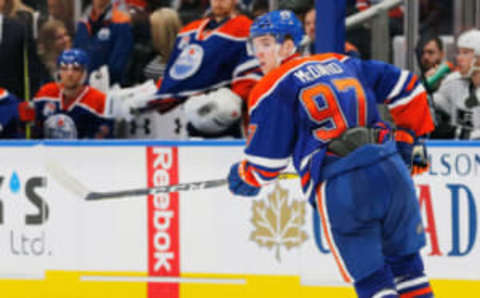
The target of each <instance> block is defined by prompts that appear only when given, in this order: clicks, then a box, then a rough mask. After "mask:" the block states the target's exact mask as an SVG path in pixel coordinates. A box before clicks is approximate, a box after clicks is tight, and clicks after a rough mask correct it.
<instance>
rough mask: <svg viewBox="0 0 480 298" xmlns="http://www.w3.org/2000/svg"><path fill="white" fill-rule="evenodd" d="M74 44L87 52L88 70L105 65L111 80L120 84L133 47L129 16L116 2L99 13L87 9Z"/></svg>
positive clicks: (78, 27)
mask: <svg viewBox="0 0 480 298" xmlns="http://www.w3.org/2000/svg"><path fill="white" fill-rule="evenodd" d="M73 44H74V47H75V48H80V49H82V50H84V51H85V52H87V54H88V56H89V59H90V63H89V64H88V71H89V72H92V71H94V70H97V69H98V68H100V67H101V66H102V65H107V66H108V71H109V75H110V81H111V83H112V84H113V83H122V81H123V76H124V72H125V69H126V66H127V63H128V59H129V58H130V54H131V53H132V50H133V32H132V25H131V24H130V16H129V15H128V14H126V13H124V12H122V11H120V10H119V9H118V8H117V7H116V5H112V6H110V8H108V9H107V11H106V12H105V13H104V15H102V16H97V15H95V14H94V13H93V11H92V10H91V9H90V10H89V11H87V13H86V15H85V16H84V18H82V19H81V20H80V21H79V22H78V24H77V31H76V33H75V39H74V42H73Z"/></svg>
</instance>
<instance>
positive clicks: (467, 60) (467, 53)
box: [456, 48, 474, 75]
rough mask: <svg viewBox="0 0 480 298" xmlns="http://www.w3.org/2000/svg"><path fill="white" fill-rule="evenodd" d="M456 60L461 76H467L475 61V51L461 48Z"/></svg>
mask: <svg viewBox="0 0 480 298" xmlns="http://www.w3.org/2000/svg"><path fill="white" fill-rule="evenodd" d="M456 59H457V65H458V70H459V72H460V74H462V75H466V74H467V73H468V72H469V70H470V67H471V66H472V62H473V60H474V53H473V50H470V49H464V48H459V49H458V53H457V57H456Z"/></svg>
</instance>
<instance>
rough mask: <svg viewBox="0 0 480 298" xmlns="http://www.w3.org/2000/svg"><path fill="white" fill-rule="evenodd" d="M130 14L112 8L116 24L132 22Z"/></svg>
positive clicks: (113, 20)
mask: <svg viewBox="0 0 480 298" xmlns="http://www.w3.org/2000/svg"><path fill="white" fill-rule="evenodd" d="M130 22H131V18H130V15H129V14H128V13H126V12H123V11H121V10H119V9H116V8H114V9H113V10H112V23H114V24H125V23H130Z"/></svg>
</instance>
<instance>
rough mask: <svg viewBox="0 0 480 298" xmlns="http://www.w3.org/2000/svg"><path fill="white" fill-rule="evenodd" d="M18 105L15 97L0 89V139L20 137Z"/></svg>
mask: <svg viewBox="0 0 480 298" xmlns="http://www.w3.org/2000/svg"><path fill="white" fill-rule="evenodd" d="M18 104H19V100H18V99H17V98H16V97H15V95H13V94H11V93H9V92H8V91H7V90H5V89H3V88H1V87H0V139H16V138H19V137H20V134H19V128H20V127H19V123H20V116H19V113H18Z"/></svg>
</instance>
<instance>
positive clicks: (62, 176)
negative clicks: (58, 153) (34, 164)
mask: <svg viewBox="0 0 480 298" xmlns="http://www.w3.org/2000/svg"><path fill="white" fill-rule="evenodd" d="M45 169H46V171H47V173H49V174H50V176H52V177H53V178H54V179H55V181H57V182H58V184H60V185H61V186H63V187H64V188H65V189H66V190H68V191H70V192H71V193H73V194H75V195H77V196H79V197H81V198H85V197H86V196H87V194H88V193H90V191H89V190H88V188H87V187H86V186H85V185H83V184H82V183H81V182H80V181H79V180H78V179H76V178H75V177H73V176H71V175H70V174H69V173H68V172H67V171H66V170H65V169H64V168H63V167H62V166H61V165H59V164H58V162H55V161H52V160H48V161H46V162H45Z"/></svg>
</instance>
